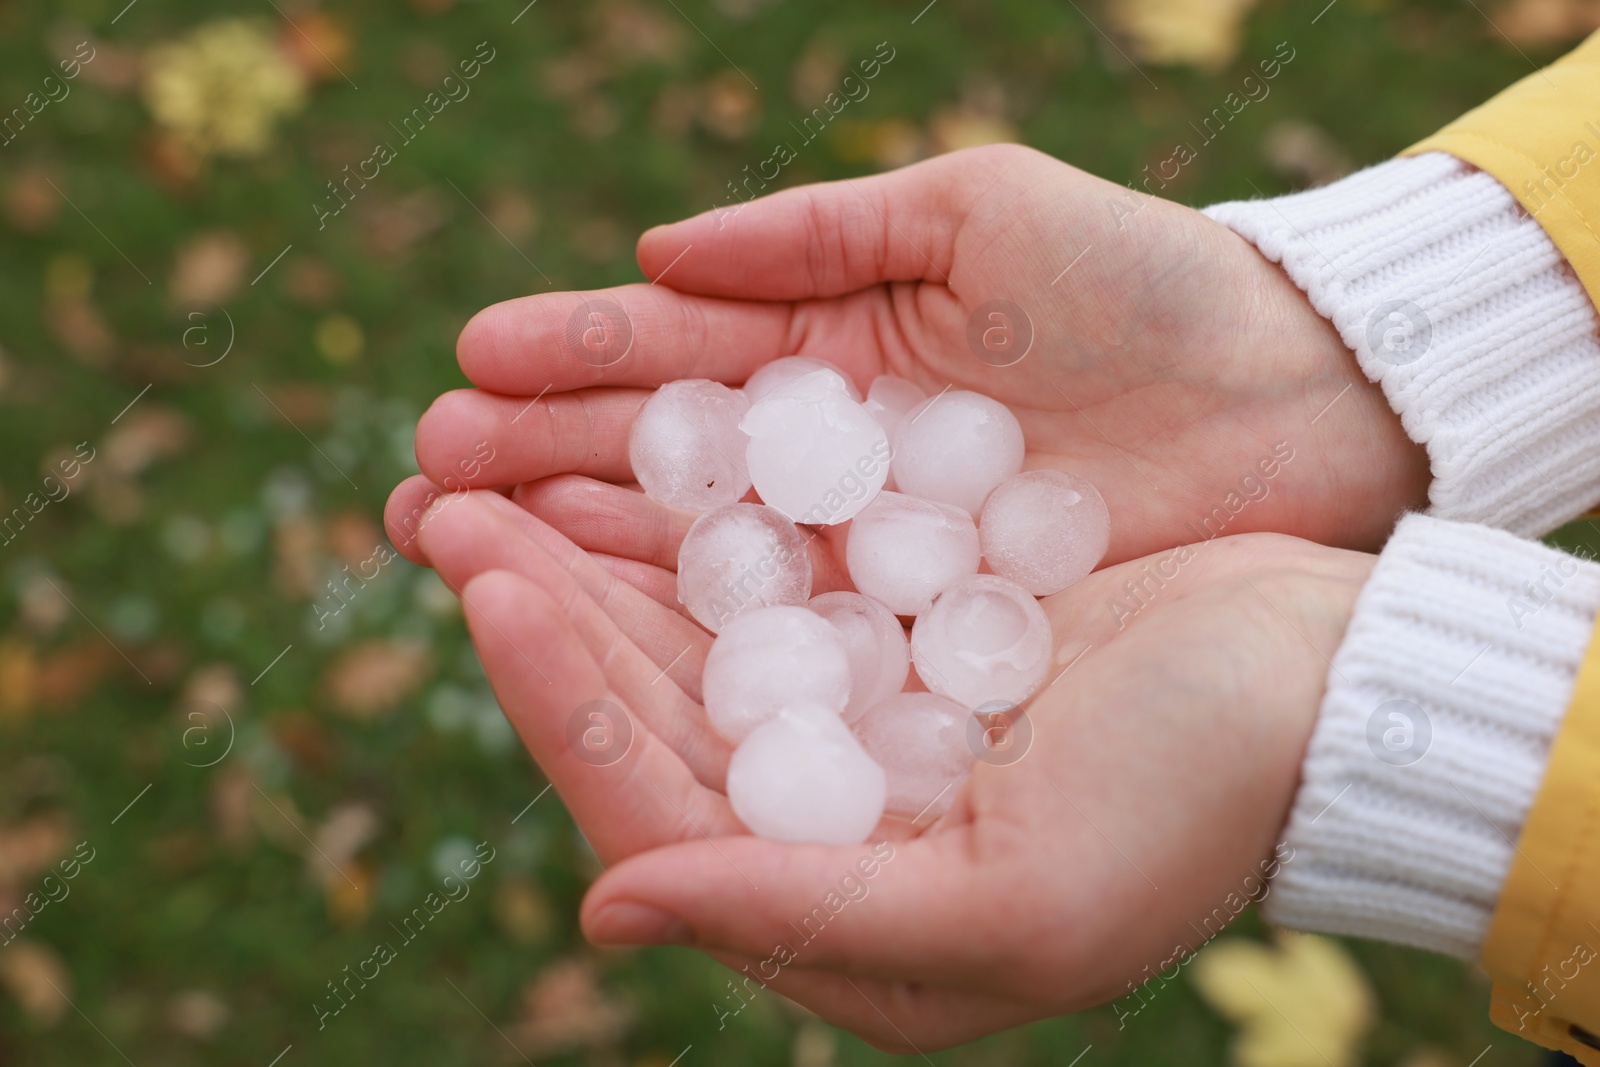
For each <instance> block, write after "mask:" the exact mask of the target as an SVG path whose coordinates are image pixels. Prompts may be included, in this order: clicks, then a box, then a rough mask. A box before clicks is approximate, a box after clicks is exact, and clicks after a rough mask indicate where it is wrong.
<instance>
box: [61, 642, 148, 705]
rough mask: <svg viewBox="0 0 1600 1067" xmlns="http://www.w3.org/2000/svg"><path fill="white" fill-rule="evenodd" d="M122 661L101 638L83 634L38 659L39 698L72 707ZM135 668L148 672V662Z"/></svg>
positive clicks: (120, 664)
mask: <svg viewBox="0 0 1600 1067" xmlns="http://www.w3.org/2000/svg"><path fill="white" fill-rule="evenodd" d="M135 655H137V653H135ZM122 665H123V661H122V657H121V656H119V655H118V654H117V652H116V650H115V649H113V648H112V647H111V646H110V645H108V644H106V643H105V640H104V639H103V638H101V637H100V636H99V635H95V636H93V637H85V638H84V639H83V640H81V641H78V642H77V643H75V644H71V645H68V646H67V647H65V648H62V649H60V650H58V651H56V652H52V653H51V654H50V655H48V656H45V657H43V658H42V659H41V660H40V661H39V672H38V674H37V675H36V676H35V684H36V685H37V687H38V694H39V702H40V703H41V704H43V705H45V706H46V707H51V708H61V709H70V708H73V707H75V706H76V705H78V704H80V703H82V702H83V700H84V699H85V698H86V697H88V696H89V694H90V693H92V692H94V690H95V687H96V686H98V685H99V684H100V682H101V681H102V680H103V679H104V678H105V676H106V674H107V673H108V672H110V671H111V670H112V669H113V668H114V667H117V666H122ZM139 669H140V670H142V671H144V672H145V673H146V674H147V675H148V674H150V669H149V667H148V666H144V665H141V666H140V668H139ZM153 680H154V679H152V681H153Z"/></svg>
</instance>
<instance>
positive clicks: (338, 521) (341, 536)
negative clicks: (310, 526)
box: [328, 508, 388, 571]
mask: <svg viewBox="0 0 1600 1067" xmlns="http://www.w3.org/2000/svg"><path fill="white" fill-rule="evenodd" d="M385 544H388V541H387V540H386V539H385V538H384V536H383V527H382V526H380V525H379V524H378V523H377V522H375V521H374V520H373V519H372V518H371V517H370V516H368V515H367V514H365V513H364V512H361V511H357V510H355V509H353V508H352V509H349V510H346V511H341V512H339V513H338V514H337V515H335V516H334V517H333V518H331V519H329V520H328V547H329V549H331V550H332V552H333V554H334V556H336V557H337V558H338V559H339V561H340V562H341V563H348V564H349V565H350V569H351V570H352V571H353V570H355V569H356V568H357V567H359V566H360V565H361V564H362V563H365V562H366V561H367V560H368V559H370V558H371V556H372V554H373V552H375V551H376V550H377V549H378V547H379V546H380V545H385Z"/></svg>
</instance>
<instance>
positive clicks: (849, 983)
mask: <svg viewBox="0 0 1600 1067" xmlns="http://www.w3.org/2000/svg"><path fill="white" fill-rule="evenodd" d="M708 955H710V956H711V957H712V958H713V959H715V960H716V961H717V962H718V963H721V964H722V965H723V966H725V967H727V968H728V969H729V970H731V971H733V972H734V973H733V976H732V977H731V978H730V979H729V980H728V982H727V984H726V985H725V987H724V988H725V989H726V993H724V994H723V995H722V996H721V997H720V998H719V999H718V1001H717V1002H714V1003H713V1008H714V1010H715V1011H716V1013H717V1019H718V1022H719V1023H720V1024H722V1025H724V1026H725V1025H726V1024H727V1022H728V1021H730V1018H729V1017H730V1016H737V1015H738V1014H739V1013H740V1012H741V1011H743V1005H747V1004H748V1003H751V1002H753V1001H755V1000H756V999H757V998H759V997H760V996H761V995H762V993H763V992H765V991H770V992H773V993H776V994H778V995H780V996H783V997H785V998H787V999H789V1000H792V1001H794V1002H795V1003H796V1004H799V1005H801V1006H802V1007H805V1008H806V1009H808V1010H810V1011H813V1012H815V1013H816V1014H817V1015H820V1016H821V1017H822V1018H823V1019H824V1020H826V1021H827V1022H829V1023H831V1024H833V1025H834V1026H837V1027H840V1028H842V1029H845V1030H848V1031H850V1032H851V1033H853V1034H855V1035H856V1036H857V1037H860V1038H861V1039H862V1040H863V1041H867V1042H868V1043H870V1044H871V1045H873V1046H874V1047H875V1048H878V1049H881V1050H882V1051H884V1052H892V1053H896V1054H899V1055H908V1054H913V1053H915V1054H925V1053H928V1052H935V1051H938V1050H940V1049H944V1048H949V1047H950V1046H952V1045H959V1044H962V1043H964V1042H967V1041H971V1040H973V1039H974V1038H977V1037H982V1036H983V1035H985V1034H991V1033H994V1032H995V1031H996V1030H1004V1029H1008V1028H1010V1027H1013V1026H1020V1025H1022V1024H1023V1023H1026V1022H1031V1021H1033V1020H1035V1019H1039V1018H1042V1017H1045V1016H1047V1015H1053V1014H1058V1012H1056V1011H1054V1010H1052V1009H1050V1008H1048V1007H1045V1006H1042V1005H1039V1004H1035V1003H1031V1002H1024V1001H1017V1000H1012V999H1008V998H1001V997H993V996H986V995H984V994H982V993H971V992H966V991H961V990H950V989H942V988H939V987H937V986H929V985H921V984H914V983H909V982H884V981H879V980H877V979H872V978H865V977H862V976H860V975H847V974H840V973H834V972H831V971H818V970H805V969H802V968H800V967H797V966H785V965H784V964H783V963H782V962H781V960H782V959H784V958H787V953H786V952H784V951H782V950H780V948H779V946H776V945H775V946H773V948H772V949H771V950H769V952H768V954H767V955H765V956H761V957H751V956H741V955H738V954H736V953H731V952H711V953H708ZM719 1029H720V1027H719Z"/></svg>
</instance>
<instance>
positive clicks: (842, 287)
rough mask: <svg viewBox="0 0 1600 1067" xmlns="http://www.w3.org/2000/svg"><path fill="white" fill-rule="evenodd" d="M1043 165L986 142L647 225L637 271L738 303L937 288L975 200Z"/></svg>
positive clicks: (1042, 159)
mask: <svg viewBox="0 0 1600 1067" xmlns="http://www.w3.org/2000/svg"><path fill="white" fill-rule="evenodd" d="M1046 166H1053V167H1055V168H1058V169H1059V168H1060V167H1061V164H1059V163H1056V162H1055V161H1053V160H1050V159H1049V158H1048V157H1047V156H1044V155H1042V154H1040V153H1038V152H1033V151H1031V150H1029V149H1023V148H1019V147H1016V146H1004V147H999V146H992V147H990V148H987V149H974V150H970V151H966V152H952V153H949V154H948V155H943V156H938V157H936V158H934V159H930V160H926V161H924V162H922V163H917V164H914V165H912V166H909V167H904V168H902V169H900V170H895V171H890V172H889V173H887V174H879V175H876V176H874V177H870V178H848V179H845V180H843V181H837V182H823V183H818V184H815V185H803V186H800V187H798V188H794V189H785V190H784V191H782V192H779V193H773V194H772V195H771V196H765V197H761V198H759V199H756V200H751V201H748V202H746V203H743V204H738V205H736V206H732V207H727V208H713V209H712V210H711V211H709V212H706V213H704V214H701V215H696V216H695V217H693V218H690V219H685V220H683V221H682V222H675V223H672V224H671V225H667V226H657V227H656V228H655V229H652V230H650V231H648V232H646V233H645V234H644V236H642V237H640V238H639V248H638V257H639V267H640V269H642V270H643V271H644V273H645V276H646V277H648V278H653V279H657V280H659V281H660V282H661V284H662V285H666V286H671V287H672V288H674V289H679V290H681V291H683V292H686V293H699V294H703V295H706V296H723V297H737V298H741V299H748V300H803V299H807V298H814V297H834V296H841V295H843V294H845V293H850V292H854V291H856V290H858V289H865V288H867V287H869V286H875V285H880V284H882V283H884V282H894V281H930V282H938V283H940V284H948V282H949V280H950V272H951V269H952V264H953V263H954V260H955V247H956V236H957V234H958V233H959V231H960V229H961V224H962V222H963V221H964V220H965V218H966V217H967V214H968V213H969V212H970V211H971V210H972V208H973V206H974V204H975V203H976V202H977V200H978V198H979V197H981V196H984V195H986V194H992V193H993V191H994V187H995V186H996V185H997V184H1001V185H1003V184H1012V183H1016V184H1020V183H1021V182H1023V181H1025V180H1027V179H1028V177H1029V175H1030V174H1037V173H1038V172H1040V171H1041V170H1042V169H1043V168H1044V167H1046ZM669 268H670V269H669Z"/></svg>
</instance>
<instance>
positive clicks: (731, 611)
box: [678, 504, 811, 633]
mask: <svg viewBox="0 0 1600 1067" xmlns="http://www.w3.org/2000/svg"><path fill="white" fill-rule="evenodd" d="M810 596H811V556H810V554H809V553H808V552H807V551H806V543H805V539H804V538H803V537H801V536H800V531H799V530H797V529H795V525H794V523H792V522H790V521H789V520H788V519H786V518H784V517H783V516H782V515H781V514H780V513H779V512H777V511H776V510H775V509H773V508H769V507H766V506H764V505H761V504H728V505H726V506H724V507H720V508H716V509H715V510H712V511H708V512H706V513H705V514H704V515H701V516H700V517H699V518H698V519H696V520H695V521H694V525H693V526H690V527H689V532H688V534H687V535H685V537H684V539H683V545H682V547H680V548H679V549H678V602H679V603H680V604H682V605H683V606H684V607H685V608H687V609H688V610H689V614H690V615H693V616H694V618H695V620H696V621H697V622H699V623H700V625H702V626H704V627H705V628H706V629H708V630H710V631H711V632H712V633H717V632H718V631H720V630H721V629H722V628H723V626H724V625H726V624H727V622H728V620H729V619H732V618H734V617H735V616H736V615H738V614H739V613H740V612H742V611H745V610H747V609H749V608H760V607H767V606H769V605H772V604H804V603H805V602H806V600H807V599H808V598H809V597H810Z"/></svg>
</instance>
